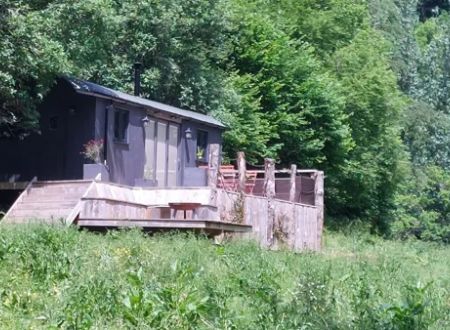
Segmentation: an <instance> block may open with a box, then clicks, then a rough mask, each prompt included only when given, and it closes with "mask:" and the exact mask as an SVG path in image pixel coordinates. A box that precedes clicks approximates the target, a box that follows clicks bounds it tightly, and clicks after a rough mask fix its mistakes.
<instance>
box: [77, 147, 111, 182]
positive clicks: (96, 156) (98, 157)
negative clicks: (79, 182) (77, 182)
mask: <svg viewBox="0 0 450 330" xmlns="http://www.w3.org/2000/svg"><path fill="white" fill-rule="evenodd" d="M103 145H104V143H103V140H102V139H99V140H90V141H88V142H87V143H86V144H84V145H83V151H82V152H81V154H82V155H83V156H84V158H86V159H88V160H90V161H92V162H93V163H89V164H84V165H83V179H95V178H96V177H97V175H98V174H100V179H101V180H102V181H108V180H109V172H108V168H107V167H106V164H105V162H104V160H103Z"/></svg>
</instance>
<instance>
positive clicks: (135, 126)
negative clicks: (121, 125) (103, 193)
mask: <svg viewBox="0 0 450 330" xmlns="http://www.w3.org/2000/svg"><path fill="white" fill-rule="evenodd" d="M105 109H108V110H106V112H105ZM114 109H124V110H128V111H129V124H128V131H127V142H126V143H124V142H117V141H114ZM105 113H107V116H105ZM145 114H146V112H145V110H141V109H139V108H136V107H130V106H127V105H122V104H113V106H112V107H111V101H110V100H106V99H101V98H98V99H97V103H96V129H95V134H96V138H97V139H105V126H106V127H107V135H106V140H107V141H106V144H107V148H106V164H107V166H108V168H109V179H110V181H112V182H116V183H120V184H126V185H130V186H134V185H135V183H136V180H139V179H141V178H142V176H143V173H144V164H145V134H144V128H143V125H142V118H143V117H145ZM105 120H106V124H105Z"/></svg>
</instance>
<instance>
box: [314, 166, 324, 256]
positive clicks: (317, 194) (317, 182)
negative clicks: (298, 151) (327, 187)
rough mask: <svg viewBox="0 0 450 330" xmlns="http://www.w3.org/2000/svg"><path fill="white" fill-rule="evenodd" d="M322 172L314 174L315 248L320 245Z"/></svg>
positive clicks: (318, 247) (322, 206) (322, 193)
mask: <svg viewBox="0 0 450 330" xmlns="http://www.w3.org/2000/svg"><path fill="white" fill-rule="evenodd" d="M324 204H325V203H324V173H323V172H322V171H317V172H316V173H315V174H314V205H315V206H316V207H317V242H318V245H319V246H317V249H320V248H321V246H322V232H323V223H324Z"/></svg>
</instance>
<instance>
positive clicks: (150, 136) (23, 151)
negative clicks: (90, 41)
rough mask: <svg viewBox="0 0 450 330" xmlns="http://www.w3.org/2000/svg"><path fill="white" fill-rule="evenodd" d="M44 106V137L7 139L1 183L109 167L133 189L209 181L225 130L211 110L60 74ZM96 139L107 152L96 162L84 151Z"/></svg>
mask: <svg viewBox="0 0 450 330" xmlns="http://www.w3.org/2000/svg"><path fill="white" fill-rule="evenodd" d="M135 93H136V92H135ZM38 110H39V112H40V133H39V134H37V133H35V134H32V135H30V136H28V137H26V138H25V139H23V140H12V139H0V153H1V154H2V159H3V161H2V162H0V181H10V182H11V181H28V180H30V179H31V178H33V177H37V178H38V179H39V180H80V179H92V178H93V177H94V176H96V175H97V173H98V172H103V175H102V180H106V181H110V182H115V183H119V184H124V185H130V186H154V187H172V186H204V185H206V183H207V173H206V169H205V166H204V165H205V164H207V163H208V159H209V154H210V152H211V148H212V146H214V148H215V149H217V148H218V150H220V146H221V143H222V138H221V134H222V131H223V130H224V128H225V127H224V125H223V124H222V123H220V122H219V121H218V120H216V119H214V118H213V117H211V116H208V115H204V114H201V113H197V112H193V111H189V110H184V109H180V108H176V107H173V106H170V105H167V104H163V103H159V102H155V101H151V100H147V99H144V98H141V97H139V96H137V95H130V94H126V93H123V92H120V91H116V90H112V89H110V88H106V87H104V86H100V85H97V84H94V83H91V82H88V81H83V80H80V79H76V78H71V77H63V78H59V79H58V81H57V83H56V85H55V86H54V88H52V90H51V91H50V92H49V94H48V95H47V96H46V97H45V98H44V100H43V102H42V103H41V105H40V106H39V109H38ZM92 140H94V141H97V142H100V141H101V142H100V143H101V144H102V149H103V155H102V162H101V164H96V165H91V166H89V165H87V164H86V163H89V161H87V160H86V159H85V158H84V156H83V155H82V151H83V146H84V145H85V144H86V143H88V142H89V141H92ZM219 154H220V152H219Z"/></svg>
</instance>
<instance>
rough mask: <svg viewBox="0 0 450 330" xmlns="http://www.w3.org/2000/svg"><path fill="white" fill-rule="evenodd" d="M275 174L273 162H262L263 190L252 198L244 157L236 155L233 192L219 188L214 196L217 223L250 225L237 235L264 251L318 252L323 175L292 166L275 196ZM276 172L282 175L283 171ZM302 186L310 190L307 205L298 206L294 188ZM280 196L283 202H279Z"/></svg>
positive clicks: (319, 245)
mask: <svg viewBox="0 0 450 330" xmlns="http://www.w3.org/2000/svg"><path fill="white" fill-rule="evenodd" d="M228 170H229V169H228ZM276 172H277V171H276V170H275V163H274V161H273V160H271V159H266V160H265V170H264V179H263V180H264V182H263V184H262V186H263V189H262V192H260V193H258V195H259V196H258V195H255V194H253V190H249V189H248V182H247V178H248V176H247V175H246V167H245V157H244V154H243V153H238V175H237V177H238V182H237V183H236V184H235V185H234V187H236V188H235V189H227V185H222V186H221V187H220V186H219V187H220V188H219V189H217V192H216V195H217V207H218V212H219V216H220V219H221V220H223V221H228V222H235V223H242V224H247V225H251V226H252V228H253V229H252V232H251V233H246V234H237V235H243V236H245V237H248V238H252V239H256V240H257V241H258V242H259V243H260V244H261V245H262V246H264V247H268V248H274V249H277V248H281V247H285V248H289V249H293V250H296V251H300V250H305V249H308V250H320V248H321V244H322V231H323V216H324V202H323V196H324V191H323V181H324V174H323V172H321V171H317V170H308V171H305V170H301V171H297V168H296V166H295V165H294V166H292V167H291V170H290V173H289V172H288V174H290V178H289V181H288V182H289V184H287V183H286V181H287V180H284V182H283V185H284V187H283V190H282V191H283V192H282V193H280V191H278V193H277V184H276V180H275V174H276ZM278 172H284V173H286V171H285V170H283V171H278ZM298 174H300V175H298ZM305 174H307V175H308V176H307V177H306V176H305ZM302 178H303V179H302ZM305 179H307V180H305ZM219 180H220V170H219ZM302 182H306V183H307V189H309V190H311V195H312V197H309V198H308V204H306V203H299V202H298V201H299V200H301V198H300V196H301V193H300V190H299V189H298V187H296V186H297V185H298V184H302ZM210 186H213V185H211V184H210ZM278 187H280V185H278ZM287 188H289V189H287ZM286 191H287V192H286ZM281 196H282V198H283V199H280V198H279V197H281Z"/></svg>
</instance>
